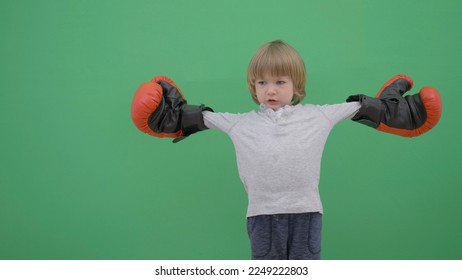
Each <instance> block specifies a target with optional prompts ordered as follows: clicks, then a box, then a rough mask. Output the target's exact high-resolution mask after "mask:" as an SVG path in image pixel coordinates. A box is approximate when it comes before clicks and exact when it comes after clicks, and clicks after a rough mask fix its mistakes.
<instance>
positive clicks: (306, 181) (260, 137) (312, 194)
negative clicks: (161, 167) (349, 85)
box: [203, 102, 360, 217]
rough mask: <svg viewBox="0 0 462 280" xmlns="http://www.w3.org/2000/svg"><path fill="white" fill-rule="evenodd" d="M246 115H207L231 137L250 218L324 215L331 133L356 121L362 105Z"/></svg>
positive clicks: (299, 107)
mask: <svg viewBox="0 0 462 280" xmlns="http://www.w3.org/2000/svg"><path fill="white" fill-rule="evenodd" d="M260 107H261V108H260V111H251V112H248V113H243V114H230V113H213V112H208V111H205V112H204V113H203V115H204V122H205V125H206V126H207V127H208V128H211V129H219V130H222V131H224V132H225V133H226V134H228V135H229V137H231V140H232V141H233V143H234V148H235V151H236V158H237V166H238V171H239V176H240V178H241V181H242V183H243V184H244V188H245V190H246V191H247V194H248V200H249V201H248V209H247V217H251V216H257V215H270V214H288V213H304V212H320V213H322V212H323V208H322V204H321V199H320V196H319V188H318V187H319V175H320V167H321V157H322V152H323V149H324V145H325V143H326V140H327V136H328V135H329V132H330V131H331V129H332V128H333V127H334V125H335V124H337V123H338V122H340V121H341V120H344V119H348V118H351V117H353V115H354V114H356V112H357V111H358V110H359V108H360V104H359V103H358V102H351V103H342V104H335V105H322V106H321V105H311V104H307V105H301V104H298V105H295V106H290V105H287V106H285V107H283V108H281V109H279V110H278V111H274V110H272V109H271V108H268V107H266V106H264V105H261V106H260Z"/></svg>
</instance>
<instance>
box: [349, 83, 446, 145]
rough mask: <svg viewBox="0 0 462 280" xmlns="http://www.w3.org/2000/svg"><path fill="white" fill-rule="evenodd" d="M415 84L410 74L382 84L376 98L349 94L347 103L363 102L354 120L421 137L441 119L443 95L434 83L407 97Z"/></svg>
mask: <svg viewBox="0 0 462 280" xmlns="http://www.w3.org/2000/svg"><path fill="white" fill-rule="evenodd" d="M413 85H414V82H413V80H412V79H411V78H410V77H408V76H406V75H396V76H394V77H393V78H391V79H390V80H388V81H387V82H386V83H385V84H384V85H383V86H382V88H381V89H380V90H379V92H378V93H377V95H376V97H375V98H373V97H369V96H366V95H363V94H358V95H351V96H349V97H348V98H347V100H346V101H347V102H352V101H358V102H360V103H361V108H360V109H359V111H358V112H357V113H356V115H355V116H353V118H352V120H353V121H357V122H359V123H362V124H365V125H367V126H370V127H373V128H375V129H377V130H379V131H383V132H387V133H391V134H395V135H399V136H403V137H414V136H419V135H421V134H423V133H425V132H427V131H429V130H431V129H432V128H433V127H434V126H435V125H436V124H437V123H438V121H439V120H440V118H441V111H442V103H441V96H440V94H439V93H438V91H437V90H436V89H435V88H433V87H430V86H427V87H423V88H422V89H421V90H420V92H419V93H417V94H414V95H407V96H403V95H404V93H406V92H407V91H409V90H410V89H411V88H412V87H413Z"/></svg>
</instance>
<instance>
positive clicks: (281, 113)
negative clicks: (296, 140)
mask: <svg viewBox="0 0 462 280" xmlns="http://www.w3.org/2000/svg"><path fill="white" fill-rule="evenodd" d="M297 106H299V105H295V106H294V105H285V106H284V107H281V108H279V109H277V110H276V111H275V110H273V109H271V108H270V107H268V106H267V105H265V104H263V103H261V104H260V111H261V112H262V113H263V114H265V115H267V116H268V117H270V118H271V119H279V118H281V117H285V116H287V115H290V114H291V113H292V112H293V111H294V110H295V108H296V107H297Z"/></svg>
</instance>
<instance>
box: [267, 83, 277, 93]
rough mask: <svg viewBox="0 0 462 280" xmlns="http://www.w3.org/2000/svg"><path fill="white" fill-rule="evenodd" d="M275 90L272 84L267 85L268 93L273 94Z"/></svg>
mask: <svg viewBox="0 0 462 280" xmlns="http://www.w3.org/2000/svg"><path fill="white" fill-rule="evenodd" d="M276 92H277V91H276V87H275V86H274V85H269V86H268V91H267V93H268V95H275V94H276Z"/></svg>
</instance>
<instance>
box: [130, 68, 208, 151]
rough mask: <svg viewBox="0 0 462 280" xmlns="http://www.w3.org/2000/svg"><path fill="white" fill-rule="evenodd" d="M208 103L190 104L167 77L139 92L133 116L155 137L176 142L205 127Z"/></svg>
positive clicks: (135, 98) (140, 88)
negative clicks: (204, 116)
mask: <svg viewBox="0 0 462 280" xmlns="http://www.w3.org/2000/svg"><path fill="white" fill-rule="evenodd" d="M203 111H213V110H212V109H211V108H209V107H205V106H204V105H199V106H194V105H188V104H187V101H186V99H185V97H184V95H183V94H182V93H181V91H180V89H179V88H178V86H177V85H176V84H175V83H174V82H173V81H172V80H171V79H169V78H167V77H165V76H157V77H155V78H153V79H152V80H151V81H150V82H147V83H143V84H142V85H141V86H140V87H139V88H138V90H137V91H136V93H135V96H134V97H133V102H132V108H131V116H132V120H133V122H134V123H135V125H136V127H137V128H138V129H139V130H141V131H142V132H144V133H147V134H149V135H152V136H155V137H169V138H175V139H174V140H173V142H174V143H176V142H178V141H179V140H181V139H184V138H185V137H187V136H189V135H191V134H193V133H196V132H198V131H201V130H205V129H207V127H206V126H205V124H204V119H203V115H202V112H203Z"/></svg>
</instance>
